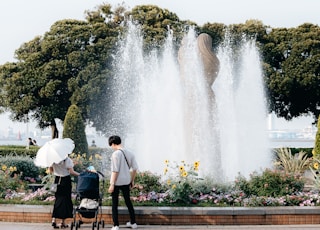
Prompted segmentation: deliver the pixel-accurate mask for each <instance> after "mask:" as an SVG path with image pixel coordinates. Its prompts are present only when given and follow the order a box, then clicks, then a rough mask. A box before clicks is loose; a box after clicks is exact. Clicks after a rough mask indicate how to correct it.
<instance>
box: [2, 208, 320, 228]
mask: <svg viewBox="0 0 320 230" xmlns="http://www.w3.org/2000/svg"><path fill="white" fill-rule="evenodd" d="M52 208H53V207H52V206H48V205H8V204H2V205H0V221H5V222H29V223H30V222H33V223H50V222H51V214H52ZM135 210H136V218H137V222H138V224H139V225H297V224H320V207H298V206H290V207H135ZM102 218H103V220H104V221H105V223H106V224H111V223H112V217H111V207H109V206H108V207H107V206H103V207H102ZM128 219H129V215H128V213H127V209H126V207H119V221H120V223H122V222H123V223H125V222H126V221H127V220H128ZM67 221H71V219H70V220H67ZM91 221H92V219H91Z"/></svg>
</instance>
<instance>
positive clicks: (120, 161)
mask: <svg viewBox="0 0 320 230" xmlns="http://www.w3.org/2000/svg"><path fill="white" fill-rule="evenodd" d="M109 146H111V148H112V149H113V150H114V152H113V153H112V156H111V178H110V187H109V189H108V191H109V192H110V193H111V196H112V220H113V227H112V229H111V230H118V229H119V220H118V205H119V193H120V190H121V191H122V195H123V198H124V201H125V204H126V206H127V208H128V211H129V215H130V222H128V223H127V227H130V228H134V229H135V228H138V226H137V223H136V218H135V211H134V208H133V205H132V202H131V200H130V188H131V187H133V185H134V179H135V176H136V172H137V170H138V165H137V162H136V160H135V156H134V155H133V154H132V153H131V152H129V151H128V150H126V149H124V148H123V147H122V145H121V138H120V137H119V136H111V137H109Z"/></svg>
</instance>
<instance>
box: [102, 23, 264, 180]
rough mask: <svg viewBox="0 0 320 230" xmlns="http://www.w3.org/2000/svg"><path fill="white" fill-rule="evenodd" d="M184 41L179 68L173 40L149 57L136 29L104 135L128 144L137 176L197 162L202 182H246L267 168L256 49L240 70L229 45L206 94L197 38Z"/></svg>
mask: <svg viewBox="0 0 320 230" xmlns="http://www.w3.org/2000/svg"><path fill="white" fill-rule="evenodd" d="M183 41H184V42H183V44H182V45H181V48H180V50H182V51H181V52H183V53H184V56H183V57H182V56H181V53H180V52H179V61H178V54H177V52H176V51H175V50H174V49H173V43H172V35H171V34H170V33H169V34H168V38H167V40H166V43H165V45H164V48H163V50H162V51H156V50H153V51H151V52H149V53H148V54H144V53H143V48H142V46H143V39H142V36H141V34H140V29H139V26H136V25H133V24H131V25H129V27H128V33H127V37H126V38H125V39H123V40H121V41H119V42H120V43H121V44H120V48H119V51H118V53H116V54H115V55H116V58H115V60H116V62H115V63H114V69H115V70H116V71H115V73H116V74H115V75H114V76H113V79H111V81H112V87H111V88H110V89H108V90H109V93H112V95H113V98H114V100H113V101H112V102H109V103H110V105H109V106H110V107H109V108H110V111H111V115H112V117H111V118H110V122H109V123H108V124H107V125H108V126H107V127H108V130H109V133H107V135H111V134H120V135H121V136H122V137H123V139H124V142H125V146H126V147H127V148H128V149H130V150H132V151H133V152H134V153H135V154H136V157H137V161H138V163H139V167H140V171H146V170H148V171H152V172H154V173H159V174H160V173H162V172H163V169H164V161H165V160H169V161H176V162H181V161H182V160H184V161H185V162H187V163H193V162H194V161H196V160H199V161H200V170H201V172H202V173H203V174H206V175H208V174H212V175H213V177H214V178H216V179H217V180H218V179H220V180H222V179H223V180H233V179H234V177H235V176H236V175H237V173H238V172H241V174H243V175H245V176H246V175H248V174H249V173H251V172H253V171H254V170H259V169H261V168H264V167H266V166H269V165H270V159H269V156H270V154H269V152H268V144H267V135H266V111H265V99H264V98H265V97H264V90H263V83H262V73H261V66H260V60H259V54H258V52H257V50H256V48H255V44H254V42H252V41H249V42H244V45H243V48H242V53H243V55H242V56H243V58H241V63H233V58H232V50H231V49H230V46H229V45H228V39H226V41H225V42H224V44H222V45H221V47H220V48H219V52H218V53H217V56H218V58H219V60H220V71H219V75H218V76H217V78H216V76H214V79H211V80H212V83H213V82H214V84H213V85H212V86H211V84H212V83H211V84H210V85H209V87H208V82H209V81H208V79H207V77H206V76H207V73H204V71H203V68H202V67H201V66H202V64H201V63H202V61H203V59H201V55H199V52H198V51H199V47H198V45H197V36H196V34H195V32H194V31H193V30H192V29H190V30H189V32H188V33H187V34H186V35H185V38H184V39H183ZM198 41H199V40H198ZM181 58H183V63H184V64H183V65H184V66H183V67H181V66H182V62H181ZM179 62H180V65H179ZM218 64H219V63H218ZM215 74H216V73H215ZM214 80H215V81H214ZM214 101H215V102H214ZM215 175H218V176H215Z"/></svg>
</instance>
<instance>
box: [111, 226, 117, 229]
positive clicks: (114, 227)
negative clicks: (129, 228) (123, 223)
mask: <svg viewBox="0 0 320 230" xmlns="http://www.w3.org/2000/svg"><path fill="white" fill-rule="evenodd" d="M111 230H119V226H113V227H112V228H111Z"/></svg>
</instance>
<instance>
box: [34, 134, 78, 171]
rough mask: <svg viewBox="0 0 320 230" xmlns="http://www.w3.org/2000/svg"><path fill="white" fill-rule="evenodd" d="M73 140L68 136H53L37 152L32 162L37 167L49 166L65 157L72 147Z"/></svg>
mask: <svg viewBox="0 0 320 230" xmlns="http://www.w3.org/2000/svg"><path fill="white" fill-rule="evenodd" d="M74 147H75V146H74V142H73V140H71V139H70V138H63V139H61V138H55V139H53V140H51V141H48V142H46V143H45V144H44V145H43V146H42V147H41V148H40V149H39V150H38V152H37V156H36V159H35V160H34V164H35V165H36V166H39V167H44V168H46V167H50V166H51V165H52V164H53V163H59V162H61V161H62V160H64V159H66V157H67V156H68V154H70V153H72V151H73V149H74Z"/></svg>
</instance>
